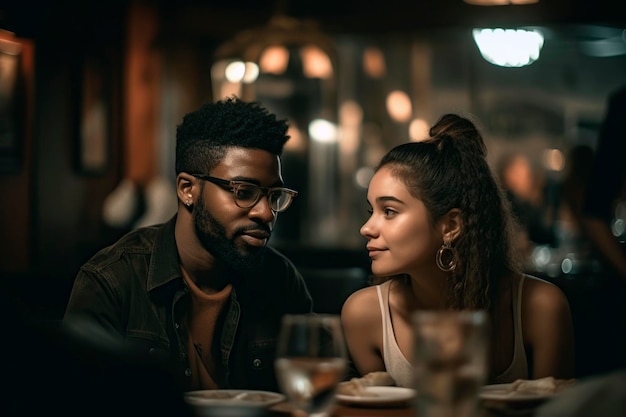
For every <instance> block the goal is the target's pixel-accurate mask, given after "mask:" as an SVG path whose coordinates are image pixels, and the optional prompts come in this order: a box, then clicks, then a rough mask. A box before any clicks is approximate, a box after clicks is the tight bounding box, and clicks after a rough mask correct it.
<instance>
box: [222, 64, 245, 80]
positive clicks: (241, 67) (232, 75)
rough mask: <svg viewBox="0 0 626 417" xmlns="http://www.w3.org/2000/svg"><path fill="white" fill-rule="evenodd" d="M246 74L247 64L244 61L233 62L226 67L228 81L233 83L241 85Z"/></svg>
mask: <svg viewBox="0 0 626 417" xmlns="http://www.w3.org/2000/svg"><path fill="white" fill-rule="evenodd" d="M245 73H246V64H244V63H243V61H233V62H231V63H230V64H228V65H227V66H226V71H225V75H226V79H227V80H228V81H230V82H231V83H239V82H241V81H242V80H243V76H244V74H245Z"/></svg>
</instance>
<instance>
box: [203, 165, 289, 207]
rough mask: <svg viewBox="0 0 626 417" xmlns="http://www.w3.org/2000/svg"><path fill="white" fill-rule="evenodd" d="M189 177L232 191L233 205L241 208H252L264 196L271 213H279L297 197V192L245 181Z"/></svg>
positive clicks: (208, 176)
mask: <svg viewBox="0 0 626 417" xmlns="http://www.w3.org/2000/svg"><path fill="white" fill-rule="evenodd" d="M191 175H193V176H194V177H196V178H200V179H201V180H205V181H209V182H212V183H213V184H217V185H219V186H221V187H224V188H225V189H228V190H229V191H232V193H233V197H234V199H235V204H237V206H239V207H241V208H250V207H253V206H254V205H255V204H256V203H258V202H259V200H260V199H261V197H263V196H264V195H266V196H267V200H268V201H269V204H270V208H271V209H272V211H274V212H276V213H280V212H281V211H285V210H287V209H288V208H289V206H290V205H291V203H292V202H293V199H294V198H295V197H296V196H297V195H298V192H297V191H294V190H290V189H289V188H283V187H259V186H258V185H256V184H252V183H251V182H246V181H229V180H224V179H222V178H216V177H211V176H210V175H203V174H191Z"/></svg>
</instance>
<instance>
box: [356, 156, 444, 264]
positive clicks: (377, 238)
mask: <svg viewBox="0 0 626 417" xmlns="http://www.w3.org/2000/svg"><path fill="white" fill-rule="evenodd" d="M367 201H368V203H369V205H370V206H371V215H370V218H369V219H368V220H367V222H365V224H364V225H363V226H362V227H361V234H362V235H363V236H364V237H366V238H367V249H368V251H369V256H370V258H371V259H372V272H373V273H374V274H375V275H377V276H389V275H397V274H410V275H413V274H414V273H415V272H417V271H419V270H421V269H424V268H428V269H430V268H432V267H433V266H434V265H435V255H436V253H437V250H438V249H439V248H440V247H441V244H442V242H443V238H442V234H441V233H440V231H439V229H438V228H436V226H435V225H433V224H431V221H430V216H429V213H428V210H427V209H426V206H425V205H424V203H423V202H422V200H418V199H417V198H415V197H413V196H412V195H411V194H410V193H409V190H408V189H407V187H406V185H405V184H404V182H402V180H400V179H399V178H396V177H394V176H393V175H392V173H391V171H390V170H389V168H388V167H382V168H381V169H379V170H378V171H377V172H376V174H374V176H373V177H372V180H371V182H370V185H369V189H368V191H367Z"/></svg>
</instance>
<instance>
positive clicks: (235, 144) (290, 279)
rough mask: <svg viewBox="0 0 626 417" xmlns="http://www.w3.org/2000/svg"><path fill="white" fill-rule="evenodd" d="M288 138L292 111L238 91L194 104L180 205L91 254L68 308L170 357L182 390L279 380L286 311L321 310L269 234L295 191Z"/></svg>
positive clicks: (69, 313)
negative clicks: (288, 174)
mask: <svg viewBox="0 0 626 417" xmlns="http://www.w3.org/2000/svg"><path fill="white" fill-rule="evenodd" d="M288 139H289V136H287V124H286V122H285V121H282V120H277V118H276V116H275V115H273V114H271V113H269V112H268V111H267V110H266V109H264V108H262V107H261V106H260V105H259V104H258V103H246V102H243V101H241V100H239V99H237V98H234V97H233V98H229V99H225V100H223V101H219V102H217V103H209V104H205V105H203V106H202V107H200V109H198V110H197V111H194V112H191V113H189V114H187V115H186V116H185V117H184V119H183V123H182V124H181V125H179V126H178V128H177V133H176V175H177V176H176V190H177V196H178V211H177V213H176V215H175V216H174V217H173V218H172V219H171V220H169V221H168V222H167V223H164V224H161V225H155V226H150V227H145V228H141V229H138V230H135V231H132V232H130V233H129V234H127V235H126V236H124V237H122V238H121V239H120V240H119V241H118V242H116V243H115V244H113V245H112V246H110V247H107V248H104V249H102V250H101V251H100V252H98V253H97V254H96V255H95V256H94V257H93V258H91V259H90V260H89V261H88V262H87V263H85V265H83V266H82V267H81V269H80V271H79V273H78V275H77V277H76V280H75V282H74V286H73V288H72V292H71V294H70V298H69V301H68V305H67V309H66V312H65V318H64V320H69V319H71V318H75V317H76V316H77V315H80V316H82V317H83V318H84V317H85V316H86V317H87V318H88V319H90V320H93V321H95V322H96V323H97V324H98V325H99V326H102V327H103V328H104V329H105V330H108V331H110V332H112V333H113V334H119V335H120V336H121V337H122V338H123V339H125V340H126V341H127V342H128V345H129V346H131V347H133V348H134V349H139V351H140V352H144V353H145V354H146V355H150V356H153V357H158V358H163V359H167V360H168V361H169V363H170V364H171V365H173V371H174V373H175V375H176V377H177V379H179V380H180V383H181V388H182V389H183V390H194V389H217V388H239V389H262V390H273V391H276V390H277V383H276V378H275V374H274V351H275V342H276V338H277V335H278V332H279V329H280V322H281V318H282V316H283V315H284V314H289V313H292V314H296V313H309V312H311V311H312V300H311V296H310V295H309V292H308V290H307V288H306V285H305V283H304V280H303V278H302V276H301V275H300V273H299V272H298V271H297V270H296V269H295V267H294V265H293V264H292V263H291V262H290V261H289V260H288V259H287V258H286V257H284V256H283V255H282V254H280V253H279V252H277V251H276V250H275V249H273V248H272V247H270V246H268V240H269V239H270V236H271V233H272V229H273V227H274V225H275V223H276V219H277V216H278V213H279V212H282V211H284V210H286V209H287V208H288V207H289V205H290V204H291V202H292V200H293V198H295V197H296V195H297V192H295V191H293V190H290V189H288V188H284V187H283V179H282V174H281V160H280V156H281V154H282V151H283V147H284V144H285V142H286V141H287V140H288Z"/></svg>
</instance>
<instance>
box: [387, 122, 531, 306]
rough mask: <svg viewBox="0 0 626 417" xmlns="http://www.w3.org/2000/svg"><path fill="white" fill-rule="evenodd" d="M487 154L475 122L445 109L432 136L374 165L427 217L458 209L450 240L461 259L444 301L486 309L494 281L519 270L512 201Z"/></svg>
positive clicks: (433, 219)
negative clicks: (457, 229) (455, 233)
mask: <svg viewBox="0 0 626 417" xmlns="http://www.w3.org/2000/svg"><path fill="white" fill-rule="evenodd" d="M486 154H487V148H486V146H485V143H484V141H483V138H482V136H481V135H480V133H479V132H478V130H477V128H476V126H475V125H474V123H473V122H472V121H470V120H469V119H466V118H464V117H461V116H459V115H455V114H446V115H444V116H443V117H441V119H439V121H438V122H437V123H436V124H435V125H434V126H433V127H432V128H431V129H430V138H428V139H426V140H424V141H421V142H410V143H404V144H401V145H398V146H396V147H395V148H393V149H391V150H390V151H389V152H388V153H387V154H386V155H385V156H384V157H383V158H382V160H381V161H380V164H379V165H378V168H377V170H378V169H380V168H381V167H383V166H386V167H387V168H389V169H390V170H391V172H392V173H393V175H395V176H396V177H397V178H399V179H401V180H402V181H403V182H404V183H405V184H406V185H407V188H408V189H409V192H410V193H411V195H412V196H414V197H415V198H418V199H420V200H421V201H423V203H424V205H425V206H426V208H427V209H428V212H429V214H430V221H431V222H433V223H434V222H436V221H438V220H439V219H440V218H441V217H442V216H443V215H445V214H446V213H448V212H449V211H450V210H451V209H453V208H458V209H459V210H460V212H461V218H462V221H463V228H462V232H461V234H460V236H459V238H458V239H457V240H456V242H454V243H453V247H454V248H455V249H456V251H457V252H458V259H459V262H458V264H457V267H456V269H455V270H454V271H453V272H450V273H449V275H448V283H449V291H448V294H449V299H448V305H449V307H450V308H454V309H489V308H490V307H491V305H492V303H493V300H494V297H495V293H496V289H497V287H498V285H497V283H498V280H500V279H501V278H502V277H503V276H505V275H508V274H510V273H516V272H519V271H520V259H519V258H518V254H517V252H516V251H515V249H514V243H513V242H514V241H513V233H512V227H513V223H512V221H513V220H512V217H511V214H510V213H511V210H510V206H509V203H508V200H507V199H506V197H505V196H504V194H503V191H502V188H501V187H500V185H499V183H498V181H497V179H496V177H495V176H494V175H493V173H492V171H491V168H490V167H489V165H488V163H487V160H486ZM433 261H434V259H433Z"/></svg>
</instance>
